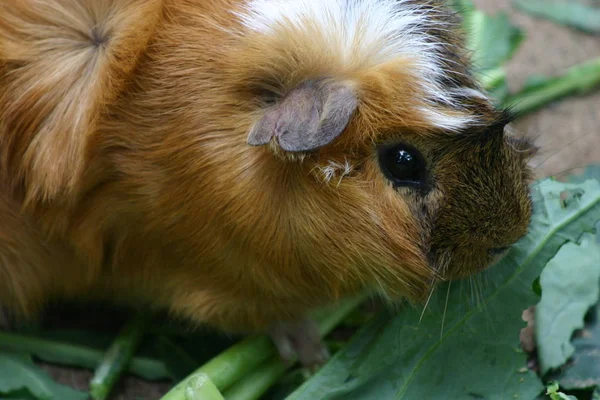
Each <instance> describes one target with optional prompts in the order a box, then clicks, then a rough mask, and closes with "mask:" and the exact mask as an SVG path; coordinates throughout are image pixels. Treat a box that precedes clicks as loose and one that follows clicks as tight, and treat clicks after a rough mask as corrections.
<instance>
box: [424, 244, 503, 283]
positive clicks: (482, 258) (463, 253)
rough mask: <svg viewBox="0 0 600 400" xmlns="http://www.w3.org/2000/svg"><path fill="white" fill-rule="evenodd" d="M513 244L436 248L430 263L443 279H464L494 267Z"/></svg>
mask: <svg viewBox="0 0 600 400" xmlns="http://www.w3.org/2000/svg"><path fill="white" fill-rule="evenodd" d="M510 247H511V246H502V247H496V248H492V249H476V248H474V247H464V248H460V247H454V248H447V249H441V248H437V249H434V250H433V251H432V252H431V253H430V254H431V255H430V265H432V267H433V269H434V270H435V271H436V272H437V273H438V274H439V275H440V276H441V278H442V279H450V280H455V279H463V278H467V277H469V276H472V275H475V274H477V273H479V272H482V271H485V270H487V269H489V268H492V267H493V266H494V265H495V264H497V263H498V262H499V261H500V260H502V259H503V258H504V257H505V256H506V254H507V253H508V250H509V249H510Z"/></svg>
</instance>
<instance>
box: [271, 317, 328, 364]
mask: <svg viewBox="0 0 600 400" xmlns="http://www.w3.org/2000/svg"><path fill="white" fill-rule="evenodd" d="M270 335H271V339H272V340H273V342H274V343H275V346H276V347H277V350H278V352H279V355H280V357H281V358H282V359H283V361H284V362H285V363H286V364H288V365H292V364H293V363H294V361H295V360H296V357H297V360H298V361H299V362H300V364H302V366H304V367H306V368H309V369H310V370H311V371H314V370H316V369H317V368H319V367H320V366H322V365H323V364H325V362H327V360H328V359H329V351H328V350H327V347H326V346H325V344H324V343H323V341H322V340H321V337H320V335H319V330H318V328H317V325H316V324H315V322H314V321H312V320H309V319H303V320H299V321H294V322H279V323H277V324H275V326H273V328H271V330H270Z"/></svg>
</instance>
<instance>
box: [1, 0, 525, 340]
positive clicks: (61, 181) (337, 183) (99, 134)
mask: <svg viewBox="0 0 600 400" xmlns="http://www.w3.org/2000/svg"><path fill="white" fill-rule="evenodd" d="M240 2H241V1H240V0H214V1H202V0H162V1H161V0H145V1H143V0H94V1H91V0H90V1H85V0H64V1H61V2H44V1H38V0H7V1H3V2H2V3H1V4H0V176H1V181H0V182H1V183H2V185H1V186H0V220H2V221H3V222H2V225H1V226H0V303H1V304H3V305H5V306H8V307H9V308H11V309H13V310H14V311H15V312H17V313H19V314H21V315H24V316H28V315H33V314H34V313H35V312H36V311H37V309H38V308H39V307H41V306H42V305H43V304H44V302H45V301H46V300H48V299H52V298H67V299H73V298H82V297H96V298H104V299H117V301H122V302H130V303H133V304H146V305H150V306H153V307H157V308H166V309H169V310H171V311H172V312H173V313H175V314H177V315H182V316H185V317H188V318H191V319H192V320H194V321H196V322H200V323H208V324H211V325H214V326H216V327H218V328H221V329H225V330H228V331H247V330H263V329H266V328H267V327H269V326H272V325H273V323H275V322H277V321H282V320H288V319H296V318H301V317H302V316H303V314H304V313H305V312H306V311H307V310H309V309H311V308H312V307H315V306H318V305H321V304H325V303H330V302H333V301H336V300H337V299H339V298H341V297H343V296H347V295H350V294H353V293H356V292H357V291H360V290H364V289H373V288H377V289H379V290H381V291H382V292H384V293H385V294H386V295H388V296H390V297H398V296H405V297H408V298H410V299H412V300H417V299H422V298H423V297H424V296H426V295H427V294H428V291H429V289H430V287H431V284H432V283H433V282H435V281H436V280H438V279H445V278H450V277H453V276H462V275H465V274H470V273H473V272H475V271H477V270H479V269H481V268H483V267H485V266H487V265H488V264H489V263H490V262H491V258H490V256H489V255H488V250H489V249H490V248H495V247H500V246H508V245H510V244H511V243H513V242H514V241H515V240H517V239H518V238H519V237H520V236H522V235H523V234H524V233H525V231H526V229H527V225H528V221H529V216H530V204H529V199H528V193H527V179H528V172H527V169H526V166H525V164H526V157H525V156H524V155H525V152H523V153H520V152H519V151H517V150H516V149H515V146H516V145H515V144H514V143H512V144H511V141H510V140H509V139H506V138H505V136H504V133H503V128H504V125H505V122H506V121H505V120H504V116H503V114H502V113H501V112H498V111H496V110H495V109H494V108H493V107H492V106H491V105H490V104H489V103H488V102H487V101H485V100H483V99H479V100H478V99H470V100H469V101H465V103H464V104H463V106H462V107H458V108H454V109H450V108H448V107H447V106H443V105H439V106H436V107H439V109H440V110H441V111H444V112H445V113H447V114H469V115H477V116H479V117H480V119H481V120H482V121H484V123H483V124H480V125H479V126H478V127H473V128H472V129H469V131H468V132H462V133H460V132H459V133H448V132H442V131H440V130H439V129H437V128H435V127H434V126H431V124H430V122H428V120H427V118H426V117H425V115H424V114H423V113H422V111H420V109H419V107H433V106H432V105H427V104H425V103H424V101H423V100H422V98H423V93H422V92H421V89H420V86H419V85H418V84H417V83H418V82H419V79H421V77H419V76H418V74H415V72H414V68H413V60H410V59H398V60H394V61H390V62H388V63H385V64H377V65H375V64H374V65H371V64H369V63H368V62H365V60H360V59H357V60H355V62H354V63H351V64H350V65H341V64H339V62H338V61H337V60H336V59H335V57H332V56H331V55H330V54H329V53H327V52H324V51H323V47H322V46H321V43H322V42H321V41H320V38H319V37H318V36H317V37H310V38H309V37H306V35H305V34H301V33H298V32H296V33H295V32H293V31H289V32H287V33H286V34H282V35H278V36H277V37H276V38H271V39H269V38H266V37H263V36H260V35H258V34H257V35H247V36H244V37H240V36H236V35H233V34H231V33H230V32H227V29H230V30H235V29H239V23H238V22H237V21H236V20H235V19H234V18H233V17H232V16H231V15H230V14H229V11H231V10H233V9H236V8H238V7H239V5H240ZM219 27H222V28H225V29H221V28H219ZM440 35H441V36H440V40H444V41H445V42H447V43H448V48H451V49H455V50H454V51H451V52H450V53H449V54H450V55H451V56H452V57H453V58H456V64H453V66H452V68H453V70H452V71H449V72H448V76H449V80H448V85H457V86H458V87H471V88H476V87H477V85H476V83H475V82H473V81H472V78H469V77H465V75H464V73H465V71H468V70H469V64H468V60H467V59H466V57H465V55H464V54H463V51H462V50H461V49H462V47H461V39H460V36H459V35H458V33H456V32H454V31H452V30H450V31H444V32H441V33H440ZM321 78H329V79H333V80H335V81H351V82H354V84H355V86H356V93H357V98H358V101H359V106H358V109H357V112H356V113H355V115H354V116H353V118H352V120H351V121H350V123H349V125H348V127H347V128H346V129H345V131H344V132H343V133H342V134H341V135H340V136H339V137H338V138H337V139H336V140H334V142H332V143H331V144H330V145H327V146H325V147H323V148H321V149H318V150H317V151H314V152H308V153H301V154H293V155H291V154H287V153H285V152H283V151H282V150H281V149H278V148H277V146H276V145H272V146H263V147H252V146H249V145H248V144H247V136H248V133H249V131H250V130H251V128H252V126H254V124H255V123H256V122H257V121H258V120H259V119H260V118H261V116H262V115H263V114H264V110H265V108H266V107H268V106H269V105H270V104H271V103H272V102H273V101H275V102H277V101H278V99H280V98H281V97H282V96H284V95H285V94H286V93H288V92H289V91H291V90H293V89H294V88H295V87H297V86H298V85H300V84H301V83H302V82H305V81H307V80H311V79H321ZM396 140H402V141H404V142H407V143H410V144H413V145H414V146H416V147H417V148H418V149H419V150H420V151H421V152H422V153H423V154H424V156H425V157H426V159H427V162H428V165H429V166H430V167H429V175H430V178H431V179H430V181H431V182H430V186H431V189H430V190H429V191H428V192H427V193H426V194H421V193H418V192H416V191H413V190H410V189H397V190H396V189H394V188H393V187H392V185H391V184H390V183H389V182H388V181H387V180H386V179H385V177H384V176H383V175H382V173H381V171H380V168H379V165H378V162H377V158H376V152H375V148H376V145H377V144H382V143H388V142H393V141H396ZM345 163H347V164H348V165H350V166H351V168H350V169H349V171H345V172H344V173H343V174H342V175H339V176H337V177H336V178H334V179H331V180H325V181H324V179H323V176H322V172H323V170H324V168H327V167H328V166H330V165H344V164H345ZM4 221H7V222H4Z"/></svg>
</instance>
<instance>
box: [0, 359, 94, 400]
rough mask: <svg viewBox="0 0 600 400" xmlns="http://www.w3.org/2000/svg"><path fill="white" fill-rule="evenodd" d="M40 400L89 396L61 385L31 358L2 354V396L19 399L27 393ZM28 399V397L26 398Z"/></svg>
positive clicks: (0, 382)
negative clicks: (15, 396)
mask: <svg viewBox="0 0 600 400" xmlns="http://www.w3.org/2000/svg"><path fill="white" fill-rule="evenodd" d="M25 391H26V392H29V394H31V395H33V396H34V397H35V398H36V399H38V400H85V399H87V394H86V393H83V392H79V391H77V390H74V389H71V388H69V387H66V386H63V385H59V384H58V383H56V382H54V381H53V380H52V379H51V378H50V377H49V376H48V375H47V374H46V373H45V372H44V371H43V370H42V369H41V368H39V367H38V366H36V365H35V364H34V363H33V362H32V361H31V357H30V356H26V355H22V354H15V353H8V352H4V353H0V394H1V395H7V396H11V397H9V398H14V397H12V396H13V395H15V394H17V395H18V396H19V398H22V397H21V396H23V395H25V393H26V392H25ZM24 398H27V397H24Z"/></svg>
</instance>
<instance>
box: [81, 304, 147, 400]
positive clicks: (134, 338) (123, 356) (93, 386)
mask: <svg viewBox="0 0 600 400" xmlns="http://www.w3.org/2000/svg"><path fill="white" fill-rule="evenodd" d="M149 321H150V319H149V317H148V316H146V315H138V316H136V317H135V318H133V319H132V320H130V321H129V322H127V323H126V324H125V326H124V327H123V329H122V330H121V332H119V334H118V335H117V337H116V339H115V341H114V342H113V344H112V345H111V346H110V347H109V349H108V350H107V352H106V353H105V355H104V358H103V360H102V362H101V363H100V364H99V365H98V367H97V368H96V371H95V373H94V376H93V377H92V380H91V382H90V395H91V396H92V398H93V399H94V400H104V399H106V398H107V397H108V395H109V394H110V392H111V390H112V388H113V387H114V385H115V384H116V383H117V381H118V380H119V378H120V377H121V375H122V374H123V372H124V371H125V370H126V369H127V365H128V364H129V362H130V361H131V358H132V357H133V354H134V353H135V351H136V350H137V347H138V345H139V343H140V341H141V339H142V337H143V336H144V333H145V331H146V326H147V325H148V324H149Z"/></svg>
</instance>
